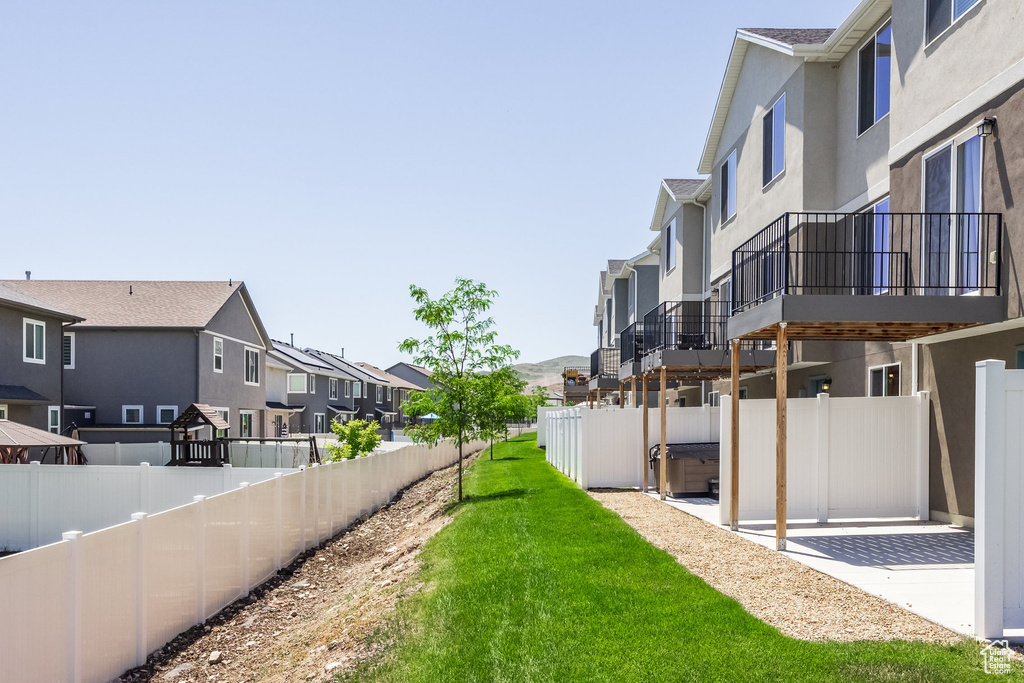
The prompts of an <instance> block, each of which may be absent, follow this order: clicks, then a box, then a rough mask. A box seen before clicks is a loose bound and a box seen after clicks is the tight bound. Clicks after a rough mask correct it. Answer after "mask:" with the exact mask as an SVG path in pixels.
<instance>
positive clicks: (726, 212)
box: [721, 150, 736, 223]
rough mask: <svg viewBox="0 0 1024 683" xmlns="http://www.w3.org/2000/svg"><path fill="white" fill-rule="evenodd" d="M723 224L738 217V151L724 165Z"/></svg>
mask: <svg viewBox="0 0 1024 683" xmlns="http://www.w3.org/2000/svg"><path fill="white" fill-rule="evenodd" d="M721 173H722V187H721V193H722V222H723V223H724V222H726V221H727V220H729V219H730V218H732V217H733V216H735V215H736V150H733V151H732V152H731V153H730V154H729V158H728V159H726V160H725V162H723V163H722V171H721Z"/></svg>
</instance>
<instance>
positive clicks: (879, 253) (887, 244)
mask: <svg viewBox="0 0 1024 683" xmlns="http://www.w3.org/2000/svg"><path fill="white" fill-rule="evenodd" d="M864 215H866V216H869V218H868V219H867V220H864V221H860V222H858V223H856V224H855V225H854V228H853V232H854V240H855V241H856V243H857V244H858V245H859V248H860V251H861V254H863V258H861V260H860V266H859V271H860V272H859V273H858V276H859V278H860V285H859V286H858V287H857V291H856V292H855V293H857V294H887V293H888V292H889V286H890V284H891V283H892V280H893V278H892V275H893V273H892V270H893V266H894V265H896V266H899V263H900V262H899V261H898V260H897V262H896V263H894V262H893V260H892V247H891V244H892V230H891V226H890V220H891V218H892V217H891V216H890V215H889V198H888V197H886V198H885V199H883V200H881V201H879V202H878V203H877V204H875V205H874V206H872V207H870V208H869V209H868V210H867V211H865V212H864ZM902 276H905V274H904V273H897V279H900V277H902Z"/></svg>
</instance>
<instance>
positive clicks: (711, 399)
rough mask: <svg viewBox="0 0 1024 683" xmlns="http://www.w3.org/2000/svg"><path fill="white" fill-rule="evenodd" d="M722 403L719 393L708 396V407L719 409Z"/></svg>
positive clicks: (715, 392)
mask: <svg viewBox="0 0 1024 683" xmlns="http://www.w3.org/2000/svg"><path fill="white" fill-rule="evenodd" d="M721 402H722V401H721V394H720V393H719V392H717V391H712V392H711V393H710V394H708V405H709V406H711V407H712V408H715V407H717V406H718V405H719V404H721Z"/></svg>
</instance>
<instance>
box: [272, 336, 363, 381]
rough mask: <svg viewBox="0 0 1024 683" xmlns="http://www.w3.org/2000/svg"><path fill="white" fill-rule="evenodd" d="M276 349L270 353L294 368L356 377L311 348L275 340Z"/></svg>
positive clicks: (344, 376)
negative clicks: (301, 347) (300, 347)
mask: <svg viewBox="0 0 1024 683" xmlns="http://www.w3.org/2000/svg"><path fill="white" fill-rule="evenodd" d="M273 344H274V350H273V351H272V352H270V353H268V354H267V355H268V356H271V355H272V356H273V358H274V359H275V360H278V361H282V362H283V363H284V364H285V365H288V366H290V367H291V368H292V369H295V370H300V371H302V372H306V373H311V374H314V375H324V376H325V377H334V378H337V379H356V377H355V376H354V375H353V374H352V373H348V372H344V371H343V370H341V369H340V368H338V367H337V366H335V365H334V364H333V363H329V362H327V361H326V360H325V359H323V358H321V357H320V356H318V355H316V354H314V353H310V350H309V349H306V350H302V349H297V348H295V347H294V346H292V345H291V344H287V343H285V342H281V341H277V340H276V339H275V340H273Z"/></svg>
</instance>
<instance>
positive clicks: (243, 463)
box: [84, 439, 388, 469]
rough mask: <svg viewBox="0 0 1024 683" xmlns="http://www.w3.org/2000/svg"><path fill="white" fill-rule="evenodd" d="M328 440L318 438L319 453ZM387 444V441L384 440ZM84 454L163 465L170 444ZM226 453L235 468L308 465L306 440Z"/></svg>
mask: <svg viewBox="0 0 1024 683" xmlns="http://www.w3.org/2000/svg"><path fill="white" fill-rule="evenodd" d="M327 441H328V439H317V443H318V445H319V447H320V452H321V453H323V452H324V444H325V443H326V442H327ZM383 443H388V442H386V441H385V442H383ZM84 450H85V456H86V458H88V460H89V464H90V465H140V464H142V463H144V462H148V463H149V464H151V465H166V464H167V463H168V462H170V460H171V444H170V443H167V442H165V441H160V442H157V443H109V444H107V443H103V444H92V443H91V444H87V445H86V446H85V448H84ZM228 455H229V456H230V458H231V464H232V465H234V466H235V467H276V468H278V469H280V468H282V467H294V468H297V467H301V466H303V465H308V464H309V443H308V442H271V443H260V442H259V441H245V442H232V443H230V444H228Z"/></svg>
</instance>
